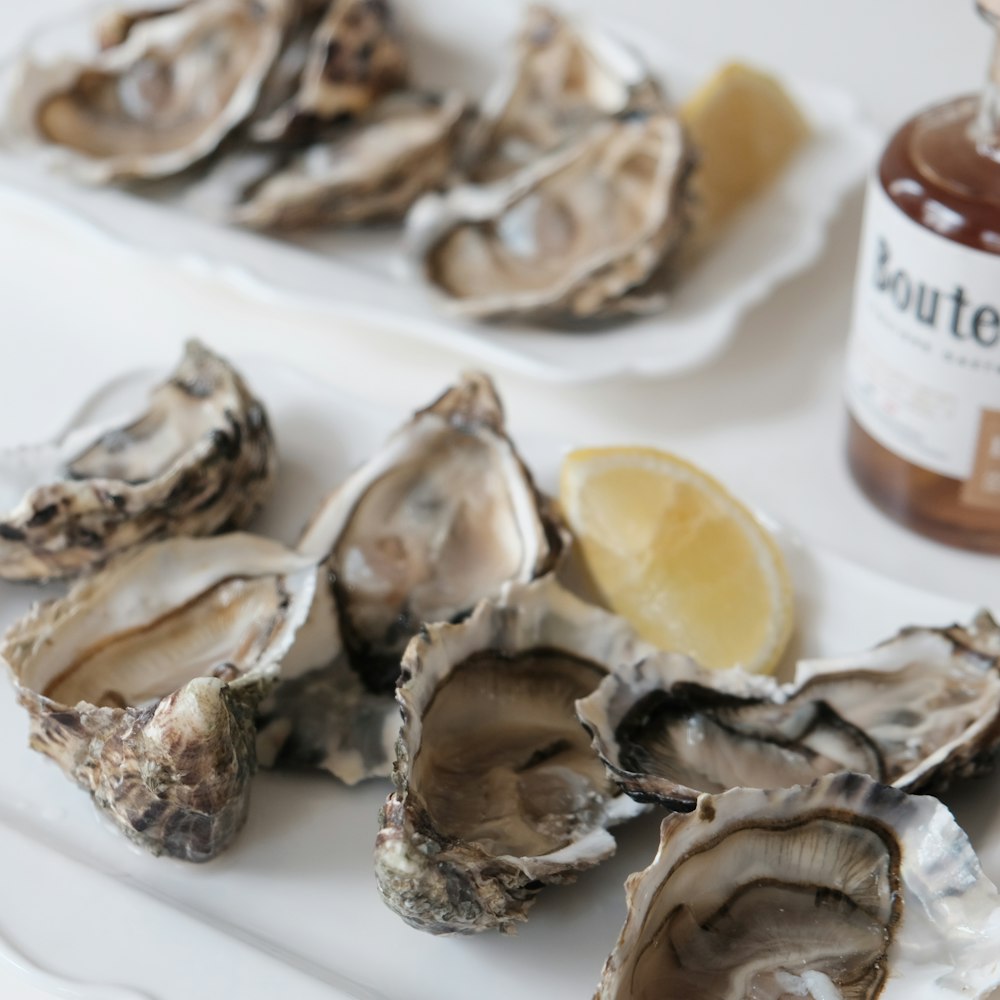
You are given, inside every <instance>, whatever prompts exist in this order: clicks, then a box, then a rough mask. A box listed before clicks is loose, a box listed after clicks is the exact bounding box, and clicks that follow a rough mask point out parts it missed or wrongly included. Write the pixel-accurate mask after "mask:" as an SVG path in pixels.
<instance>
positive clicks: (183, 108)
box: [9, 0, 291, 183]
mask: <svg viewBox="0 0 1000 1000" xmlns="http://www.w3.org/2000/svg"><path fill="white" fill-rule="evenodd" d="M290 10H291V0H249V2H248V0H193V2H189V3H184V4H181V5H179V6H175V7H173V8H172V9H167V10H161V9H155V8H154V9H152V10H151V11H146V12H140V14H139V15H138V16H136V17H132V18H131V20H129V19H128V18H126V19H125V20H124V21H122V22H120V23H117V24H116V23H114V22H110V21H108V20H107V19H105V21H104V22H102V27H101V34H102V39H103V42H104V43H105V44H106V43H107V42H112V43H113V42H118V44H110V45H108V46H107V47H106V48H104V49H102V50H101V51H99V52H97V53H96V54H94V55H93V56H92V57H91V58H90V59H89V60H83V59H80V58H76V57H68V56H67V57H65V58H63V59H62V60H61V61H58V62H52V63H45V64H43V63H39V62H35V61H32V60H31V59H26V60H25V61H23V62H22V64H21V65H20V67H19V69H18V72H19V79H18V81H17V85H16V86H15V88H14V97H13V99H12V105H11V107H10V109H9V117H10V119H11V122H12V125H13V131H14V133H15V136H16V137H17V138H20V139H21V140H23V141H26V142H29V143H31V144H32V145H33V146H36V147H38V148H40V149H42V150H44V151H45V152H46V153H47V154H51V155H52V156H53V157H54V158H55V162H57V163H58V164H59V165H61V166H62V167H64V168H65V169H66V170H67V171H69V172H72V173H73V174H75V175H76V176H78V177H79V178H81V179H84V180H88V181H92V182H97V183H100V182H107V181H113V180H126V179H132V178H154V177H164V176H168V175H171V174H176V173H180V172H181V171H183V170H185V169H187V168H188V167H190V166H191V165H192V164H194V163H197V162H198V161H199V160H202V159H203V158H205V157H206V156H208V155H209V154H211V153H213V152H214V151H215V150H216V148H217V147H218V146H219V143H220V142H221V141H222V140H223V139H224V138H225V136H226V135H228V134H229V132H231V131H232V130H233V129H234V128H236V126H238V125H240V124H241V123H242V122H243V121H244V120H245V119H246V118H247V117H248V116H249V115H250V114H251V113H252V112H253V110H254V108H255V107H256V105H257V101H258V98H259V95H260V88H261V85H262V83H263V81H264V79H265V77H266V76H267V74H268V72H269V70H270V68H271V65H272V63H273V62H274V60H275V58H276V57H277V55H278V52H279V50H280V47H281V42H282V37H283V32H284V27H285V22H286V20H287V18H288V17H289V16H290Z"/></svg>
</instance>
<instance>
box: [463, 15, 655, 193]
mask: <svg viewBox="0 0 1000 1000" xmlns="http://www.w3.org/2000/svg"><path fill="white" fill-rule="evenodd" d="M664 106H665V101H664V98H663V95H662V93H661V91H660V87H659V85H658V84H657V83H656V81H655V80H654V79H653V78H652V77H651V76H650V74H649V70H648V69H647V67H646V65H645V64H644V63H643V61H642V59H641V58H640V57H639V56H638V54H637V53H636V52H634V51H633V50H632V49H631V48H629V47H628V46H626V45H624V44H623V43H622V42H620V41H619V40H618V39H616V38H614V37H612V36H611V35H608V34H605V33H603V32H601V31H599V30H598V29H596V28H595V27H593V26H591V25H587V24H584V23H575V22H574V21H572V20H569V19H567V18H565V17H562V16H561V15H559V14H557V13H556V12H555V11H553V10H550V9H549V8H547V7H541V6H531V7H529V8H528V9H527V10H526V11H525V14H524V19H523V24H522V27H521V31H520V33H519V35H518V39H517V43H516V56H515V59H514V60H513V61H512V63H511V64H510V66H509V68H508V69H507V71H506V72H505V73H504V74H503V75H502V76H501V77H500V79H499V80H497V82H496V83H495V84H494V85H493V87H492V88H491V89H490V91H489V93H487V95H486V97H485V98H484V99H483V101H482V104H481V105H480V111H479V117H478V120H477V123H476V125H475V127H474V128H473V129H472V130H471V131H470V134H469V139H468V143H467V144H466V149H465V152H464V160H465V165H466V169H467V170H468V172H469V175H470V177H471V179H473V180H475V181H477V182H483V181H491V180H497V179H499V178H500V177H504V176H506V175H507V174H509V173H512V172H513V171H515V170H518V169H520V168H521V167H524V166H526V165H528V164H529V163H531V162H533V161H534V160H536V159H537V158H538V157H539V156H541V155H542V154H544V153H549V152H551V151H552V150H554V149H556V148H557V147H559V146H561V145H563V144H564V143H565V142H566V140H567V139H570V138H573V137H575V136H579V135H580V134H581V133H583V132H585V131H586V130H587V129H589V128H590V127H591V126H592V125H594V124H595V123H596V122H598V121H601V120H603V119H607V118H611V117H614V116H616V115H621V114H623V113H626V112H629V111H636V110H640V109H646V110H650V109H658V108H663V107H664Z"/></svg>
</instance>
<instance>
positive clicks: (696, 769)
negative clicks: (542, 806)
mask: <svg viewBox="0 0 1000 1000" xmlns="http://www.w3.org/2000/svg"><path fill="white" fill-rule="evenodd" d="M577 711H578V713H579V716H580V719H581V721H582V722H583V723H584V725H585V726H587V728H588V729H589V730H590V732H591V733H592V735H593V740H594V748H595V750H596V751H597V752H598V753H599V754H600V755H601V757H602V759H603V760H604V761H605V763H606V765H607V767H608V769H609V773H610V774H611V775H612V776H613V777H614V779H615V780H616V781H618V782H619V783H620V784H621V786H622V787H623V788H624V789H625V791H627V792H628V794H630V795H632V796H634V797H635V798H637V799H638V800H639V801H643V802H648V801H654V802H659V803H661V804H662V805H665V806H668V807H670V808H672V809H678V810H682V811H686V810H690V809H693V808H694V806H695V802H696V801H697V797H698V795H699V793H701V792H721V791H724V790H725V789H728V788H734V787H741V786H748V787H754V788H780V787H787V786H789V785H794V784H803V783H808V782H810V781H812V780H814V779H815V778H817V777H820V776H822V775H824V774H830V773H834V772H837V771H854V772H859V773H864V774H868V775H870V776H872V777H873V778H875V779H876V780H878V781H881V782H884V783H885V784H889V785H895V786H897V787H899V788H902V789H905V790H907V791H916V790H922V789H928V788H938V789H940V788H943V787H945V786H946V785H947V784H948V783H949V782H950V781H951V780H952V779H953V778H955V777H962V776H968V775H971V774H975V773H978V772H981V771H985V770H987V769H989V768H991V767H992V766H993V764H994V761H995V758H996V754H997V751H998V747H1000V627H998V626H997V624H996V622H994V621H993V619H992V618H991V617H990V616H989V615H988V614H987V613H986V612H981V613H980V614H979V615H978V616H977V617H976V618H975V619H974V620H973V621H972V622H971V623H970V624H969V625H967V626H958V625H956V626H952V627H951V628H947V629H933V628H915V627H914V628H907V629H904V630H903V631H902V632H900V633H899V634H898V635H897V636H895V637H894V638H892V639H889V640H887V641H886V642H883V643H882V644H880V645H879V646H876V647H875V648H874V649H872V650H870V651H868V652H865V653H860V654H855V655H851V656H843V657H837V658H834V659H826V660H805V661H802V662H800V663H799V665H798V669H797V671H796V677H795V681H794V682H793V683H791V684H786V685H781V684H778V683H777V682H776V681H775V680H774V679H773V678H770V677H752V676H749V675H747V674H744V673H742V672H741V671H739V670H730V671H710V670H705V669H703V668H701V667H699V666H698V665H697V664H695V663H694V662H693V661H692V660H690V659H688V658H687V657H684V656H681V655H678V654H664V653H661V654H657V655H656V656H653V657H651V658H650V659H648V660H646V661H644V662H642V663H637V664H627V665H625V666H624V667H623V668H622V669H621V670H619V671H617V672H616V673H615V674H614V675H612V676H609V677H608V678H607V679H606V680H605V681H603V682H602V684H601V686H600V688H599V689H598V690H597V691H595V692H594V693H593V694H592V695H590V696H589V697H587V698H585V699H583V700H581V701H580V703H579V704H578V705H577Z"/></svg>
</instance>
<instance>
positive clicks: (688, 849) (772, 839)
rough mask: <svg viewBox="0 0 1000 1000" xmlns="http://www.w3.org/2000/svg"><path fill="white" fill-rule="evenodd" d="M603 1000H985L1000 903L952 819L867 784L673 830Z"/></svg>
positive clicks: (759, 796)
mask: <svg viewBox="0 0 1000 1000" xmlns="http://www.w3.org/2000/svg"><path fill="white" fill-rule="evenodd" d="M626 893H627V896H628V916H627V918H626V921H625V926H624V928H623V929H622V932H621V936H620V938H619V940H618V943H617V945H616V946H615V949H614V951H613V952H612V953H611V955H610V957H609V958H608V961H607V963H606V965H605V967H604V974H603V977H602V979H601V984H600V987H599V988H598V991H597V994H596V997H595V1000H654V998H655V1000H746V998H750V997H753V998H755V1000H757V998H759V1000H786V998H787V1000H792V998H795V997H811V998H814V1000H875V998H876V997H877V998H880V1000H911V998H914V997H921V998H924V997H927V998H930V997H933V998H935V1000H946V998H948V997H954V998H956V1000H958V998H959V997H962V998H965V1000H985V998H986V997H988V996H990V995H991V993H992V991H993V990H994V989H995V988H996V987H997V986H998V985H1000V896H998V893H997V890H996V887H995V886H994V885H993V884H992V883H991V882H990V881H989V879H987V878H986V876H985V875H983V872H982V869H981V868H980V865H979V861H978V860H977V858H976V856H975V854H974V853H973V850H972V847H971V845H970V844H969V841H968V839H967V837H966V836H965V834H964V833H963V832H962V830H961V829H960V828H959V826H958V824H957V823H956V822H955V820H954V818H953V817H952V815H951V813H949V812H948V810H947V809H946V808H945V807H944V806H943V805H942V804H941V803H940V802H938V801H937V800H936V799H932V798H927V797H924V796H911V795H906V794H905V793H903V792H900V791H898V790H897V789H894V788H889V787H886V786H884V785H879V784H877V783H875V782H873V781H871V780H870V779H868V778H865V777H862V776H861V775H856V774H849V773H848V774H839V775H835V776H830V777H826V778H822V779H820V780H819V781H817V782H816V783H815V784H814V785H812V786H811V787H808V788H793V789H787V790H776V791H760V790H757V789H735V790H733V791H730V792H726V793H725V794H722V795H718V796H712V795H703V796H701V797H700V798H699V799H698V805H697V809H696V810H695V812H693V813H690V814H687V815H683V814H680V813H674V814H673V815H671V816H668V817H667V818H666V819H665V820H664V821H663V826H662V830H661V835H660V849H659V851H658V853H657V855H656V859H655V860H654V861H653V863H652V864H651V865H650V866H649V868H647V869H646V870H645V871H643V872H639V873H638V874H636V875H632V876H631V877H630V878H629V879H628V881H627V883H626Z"/></svg>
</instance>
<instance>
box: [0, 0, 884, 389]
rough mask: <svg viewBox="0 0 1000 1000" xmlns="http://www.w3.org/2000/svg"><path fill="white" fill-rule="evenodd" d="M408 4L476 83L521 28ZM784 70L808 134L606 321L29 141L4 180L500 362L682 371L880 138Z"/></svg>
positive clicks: (437, 45) (355, 314) (308, 300)
mask: <svg viewBox="0 0 1000 1000" xmlns="http://www.w3.org/2000/svg"><path fill="white" fill-rule="evenodd" d="M139 2H141V0H139ZM399 6H400V7H401V8H403V9H405V11H406V19H407V21H408V24H407V29H408V34H409V36H410V37H411V38H412V50H413V54H414V77H415V79H416V81H417V82H418V83H420V84H422V85H426V86H428V87H443V86H447V85H451V86H459V87H461V88H463V89H465V90H466V91H467V92H468V93H469V94H471V95H479V94H481V93H482V92H483V90H484V88H485V87H486V86H487V84H488V83H489V82H490V80H491V79H492V78H493V76H494V74H495V73H496V71H497V68H498V66H499V65H500V63H501V60H502V59H503V57H504V56H505V55H506V53H505V51H504V48H503V46H502V45H500V44H498V40H499V39H507V38H510V37H511V36H512V35H513V33H514V32H515V30H516V27H517V22H518V18H519V13H520V10H521V6H522V5H521V3H520V2H518V0H498V2H496V3H489V4H472V3H467V2H463V0H433V2H431V0H418V2H414V3H412V4H410V5H404V4H400V5H399ZM89 24H90V20H89V15H87V14H81V15H80V16H79V17H77V18H75V19H72V20H70V21H68V22H63V23H60V24H58V25H53V26H48V27H46V28H44V29H42V30H41V31H40V32H39V33H38V34H37V35H36V36H35V37H34V38H33V39H32V41H31V42H30V43H29V45H28V49H29V50H30V51H31V52H32V53H34V54H36V55H38V56H40V57H43V58H49V57H52V56H54V55H56V54H59V53H62V52H65V51H80V50H84V51H85V50H86V49H87V46H88V45H90V44H91V43H90V42H89V38H90V33H89V30H88V28H89ZM607 27H608V28H609V29H610V30H612V31H615V32H616V33H617V34H619V35H621V36H623V37H625V38H626V39H629V40H631V41H632V42H633V43H634V44H635V46H636V47H637V48H638V49H640V50H641V51H642V52H643V54H644V55H645V57H646V58H647V60H648V62H649V65H650V66H651V67H652V68H653V69H654V70H655V71H656V72H657V74H659V75H660V76H661V77H662V78H663V79H664V80H665V81H666V82H667V84H668V86H669V89H670V91H671V93H672V94H674V95H675V96H677V97H679V98H680V97H683V96H684V94H686V93H687V92H689V91H690V90H691V89H692V87H694V86H696V85H697V84H698V83H699V82H700V81H702V80H704V79H705V78H706V77H707V76H708V75H709V73H710V72H711V71H712V70H713V69H714V68H715V67H714V66H707V65H699V64H697V63H696V62H695V63H692V62H691V60H690V57H687V56H684V55H683V54H681V53H678V52H672V51H670V50H669V49H667V48H665V47H663V46H662V45H661V44H659V43H658V41H657V40H656V39H655V38H652V37H649V36H648V34H647V35H638V34H636V35H635V37H631V35H630V32H629V30H628V26H627V25H620V24H615V23H613V22H611V23H609V24H608V26H607ZM15 76H16V74H15V73H14V72H13V69H12V67H11V66H8V67H7V70H6V72H5V73H4V75H3V78H2V80H0V106H3V105H5V104H6V101H7V98H8V95H9V93H10V89H11V87H12V86H13V81H14V79H15ZM784 83H785V85H786V86H787V87H788V89H789V90H790V91H791V93H792V94H793V96H794V97H795V99H796V100H797V101H798V102H799V104H800V106H801V107H802V109H803V110H804V112H805V114H806V116H807V117H808V119H809V120H810V122H811V124H812V127H813V129H814V133H815V134H814V137H813V139H812V140H811V142H810V143H809V144H808V146H807V147H806V148H805V149H804V150H803V151H802V153H801V154H800V155H799V156H798V157H797V159H796V160H795V161H794V163H793V164H792V166H791V167H790V168H789V169H788V170H787V171H786V172H785V174H784V175H783V176H782V177H781V179H780V181H779V182H778V183H777V184H775V185H774V186H773V187H772V188H771V189H770V190H769V191H768V192H766V194H765V195H764V196H763V197H761V198H760V199H758V200H757V202H756V203H754V204H753V205H752V206H751V207H749V209H748V210H747V211H746V212H745V213H744V214H743V215H742V216H740V218H739V219H738V220H736V221H735V222H734V224H733V225H732V227H731V228H730V230H729V231H728V232H727V233H726V234H725V237H724V238H723V239H721V240H720V241H719V243H718V245H717V246H716V247H715V248H714V250H713V251H712V252H711V253H710V254H709V255H707V256H706V258H705V259H704V261H702V262H701V264H700V265H699V266H698V267H697V268H695V269H694V270H693V271H692V272H691V273H690V274H689V275H688V277H687V279H686V280H685V281H684V283H683V284H682V286H681V287H680V288H679V289H678V291H677V293H676V295H675V296H674V298H673V300H672V301H671V303H670V305H669V307H668V309H667V310H666V311H665V312H663V313H662V314H659V315H655V316H651V317H648V318H644V319H641V320H636V321H633V322H630V323H627V324H624V325H621V326H619V327H618V328H616V329H613V330H608V331H605V332H588V333H565V332H550V331H546V330H543V329H541V328H538V327H532V326H523V327H515V326H489V325H482V324H476V323H474V322H470V321H467V320H460V319H456V318H453V317H450V316H448V315H447V314H446V313H445V312H444V311H443V310H442V308H441V307H440V306H439V304H437V303H435V302H434V301H433V300H432V298H431V296H430V295H429V294H428V292H427V291H426V290H425V289H424V288H423V287H421V285H420V284H419V282H418V281H417V280H416V278H415V277H414V276H412V275H411V274H410V273H409V271H408V269H407V267H406V265H405V263H404V261H403V260H402V257H401V255H400V253H399V251H398V235H397V232H396V231H395V230H381V231H351V232H341V233H338V234H333V235H327V236H321V237H309V236H303V237H302V238H300V239H297V240H296V242H295V243H292V242H279V241H278V240H276V239H271V238H268V237H264V236H259V235H256V234H251V233H246V232H240V231H236V230H234V229H229V228H226V227H223V226H221V225H217V224H212V223H206V222H205V221H204V219H202V218H199V217H197V216H195V215H193V214H192V213H191V211H189V210H186V209H183V208H181V207H180V206H179V204H177V203H174V202H170V201H168V200H164V202H163V203H162V204H154V203H151V202H150V201H142V200H140V199H138V198H137V197H134V196H130V195H128V194H125V193H122V192H120V191H89V190H83V189H81V188H77V187H74V186H72V185H70V184H68V183H66V182H60V181H59V180H57V179H56V178H54V177H52V176H49V175H47V174H46V173H45V172H43V171H40V170H39V167H38V163H37V162H35V160H34V159H33V158H32V157H30V156H28V155H27V154H25V153H23V152H22V153H20V154H19V153H16V152H11V151H10V150H8V151H7V153H6V154H5V155H3V156H0V182H4V183H7V184H10V185H13V186H15V187H16V188H18V189H19V190H21V191H23V192H27V193H34V194H35V195H37V196H41V197H42V198H44V200H45V201H46V203H47V204H48V205H50V206H53V205H54V206H59V207H61V208H63V209H65V210H67V211H70V212H72V213H74V214H75V215H76V216H77V217H78V218H79V219H81V220H85V221H87V222H89V223H90V224H92V225H94V226H97V227H100V228H101V229H102V230H103V231H104V232H105V233H107V234H109V235H112V236H114V237H116V238H118V239H120V240H124V241H125V242H126V243H128V244H130V245H132V246H135V247H136V248H141V249H143V250H145V251H151V252H154V253H157V254H160V255H162V256H165V257H167V258H169V259H171V260H172V261H174V262H176V263H180V264H181V265H182V266H184V267H188V268H194V269H196V270H197V271H198V272H199V273H206V272H207V273H209V274H212V275H214V276H217V277H218V278H219V279H221V280H224V281H226V282H230V283H235V284H237V285H238V286H239V287H240V288H241V289H243V290H244V291H245V292H247V293H249V294H253V295H257V296H261V297H265V298H268V299H274V298H278V299H283V300H289V301H293V302H294V303H296V304H299V305H308V306H310V307H312V308H316V309H320V310H323V311H325V312H327V313H329V314H330V315H331V316H332V317H336V318H339V319H344V320H357V321H361V322H364V323H366V324H371V325H375V326H379V327H383V328H388V329H391V330H393V331H395V332H396V333H398V334H401V335H403V336H405V337H407V338H410V339H412V340H415V341H418V342H419V341H424V342H428V343H432V344H436V345H439V346H442V347H446V348H449V349H453V350H456V351H460V352H462V353H463V354H465V355H467V356H468V357H470V358H473V359H475V360H477V361H480V362H484V363H488V364H490V365H494V366H496V367H499V368H503V369H507V370H510V371H516V372H519V373H522V374H525V375H529V376H532V377H535V378H538V379H544V380H549V381H558V382H586V381H595V380H599V379H604V378H610V377H613V376H619V375H623V374H635V375H646V376H654V375H655V376H661V375H675V374H679V373H681V372H684V371H687V370H689V369H691V368H693V367H696V366H698V365H701V364H704V363H706V362H708V361H709V360H711V359H712V358H713V357H714V356H715V355H716V354H718V353H719V352H720V351H721V350H722V349H723V348H724V347H725V345H726V344H727V343H728V341H729V339H730V338H731V337H732V336H733V335H734V333H735V332H736V330H737V327H738V324H739V320H740V318H741V317H742V315H743V314H744V313H745V312H746V311H747V309H749V308H750V306H752V305H753V304H755V303H757V302H759V301H760V300H762V299H763V298H764V297H765V296H767V295H768V294H769V293H770V292H771V291H772V290H773V289H774V288H775V287H776V286H777V285H778V284H779V283H781V282H782V281H784V280H786V279H788V278H789V277H791V276H792V275H793V274H795V273H797V272H799V271H801V270H802V269H804V268H806V267H808V266H809V265H810V264H811V263H812V261H813V260H814V259H815V258H816V256H817V254H818V253H819V251H820V249H821V247H822V244H823V240H824V238H825V233H826V228H827V225H828V223H829V221H830V219H831V218H832V216H833V214H834V213H835V211H836V210H837V207H838V205H839V204H840V202H841V200H842V198H843V197H844V195H845V194H846V193H847V192H848V191H849V190H851V189H852V188H854V187H855V186H856V185H857V184H858V182H859V181H860V179H861V178H862V176H863V175H864V173H865V171H866V170H867V169H868V167H869V166H870V164H871V163H872V161H873V157H874V152H875V148H876V146H877V140H876V137H875V135H874V133H873V131H872V129H871V128H870V127H869V126H868V125H866V124H865V123H864V122H863V121H862V120H861V118H860V117H859V115H858V113H857V110H856V109H855V107H854V106H853V104H852V102H851V101H850V100H849V99H848V98H847V97H846V96H844V95H843V94H842V93H840V92H838V91H835V90H833V89H831V88H829V87H824V86H821V85H818V84H812V83H809V82H807V81H802V80H786V81H784Z"/></svg>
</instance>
